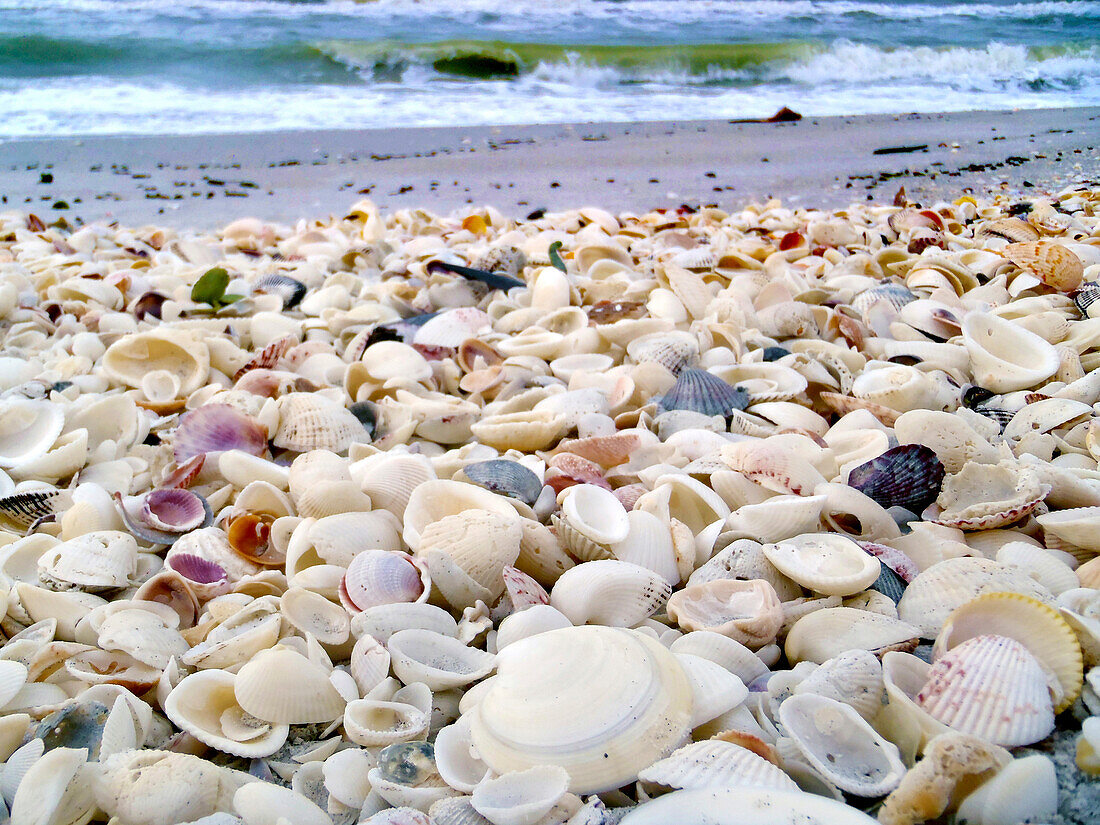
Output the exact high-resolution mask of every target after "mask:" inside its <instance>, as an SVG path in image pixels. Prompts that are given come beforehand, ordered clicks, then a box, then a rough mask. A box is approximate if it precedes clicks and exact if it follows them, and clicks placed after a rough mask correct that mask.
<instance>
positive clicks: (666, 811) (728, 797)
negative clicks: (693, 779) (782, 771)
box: [620, 787, 875, 825]
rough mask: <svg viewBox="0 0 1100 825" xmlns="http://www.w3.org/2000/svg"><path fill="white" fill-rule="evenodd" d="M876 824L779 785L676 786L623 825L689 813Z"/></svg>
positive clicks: (705, 818) (694, 817) (779, 823)
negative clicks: (730, 786)
mask: <svg viewBox="0 0 1100 825" xmlns="http://www.w3.org/2000/svg"><path fill="white" fill-rule="evenodd" d="M792 816H793V817H797V819H795V820H793V821H795V822H798V823H800V825H802V824H803V823H804V824H805V825H873V823H874V822H875V820H873V819H871V817H869V816H867V814H865V813H863V812H862V811H858V810H856V809H855V808H852V807H850V806H848V805H845V804H844V803H843V802H838V801H837V800H835V799H826V798H824V797H821V796H818V795H816V794H808V793H803V792H802V791H784V790H777V789H775V788H759V789H758V788H745V787H733V788H721V787H712V788H695V789H693V790H683V791H675V792H674V793H670V794H666V795H664V796H661V797H658V798H657V799H654V800H650V801H649V802H645V803H643V804H641V805H639V806H638V807H637V808H635V809H634V810H632V811H630V812H629V813H628V814H627V815H626V816H625V817H624V818H623V819H621V820H620V822H621V823H622V825H665V823H669V822H677V821H680V820H682V819H683V818H685V817H690V819H688V820H687V821H691V822H706V823H708V825H788V823H790V822H791V821H792V819H791V817H792Z"/></svg>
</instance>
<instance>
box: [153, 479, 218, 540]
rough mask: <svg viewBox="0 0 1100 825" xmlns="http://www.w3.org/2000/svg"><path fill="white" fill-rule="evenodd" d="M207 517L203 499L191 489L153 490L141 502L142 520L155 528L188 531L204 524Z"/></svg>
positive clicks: (175, 531) (171, 531)
mask: <svg viewBox="0 0 1100 825" xmlns="http://www.w3.org/2000/svg"><path fill="white" fill-rule="evenodd" d="M205 518H206V508H205V507H203V505H202V499H201V498H200V497H199V496H197V495H195V494H194V493H192V492H191V491H190V490H183V489H180V488H177V487H170V488H168V489H162V490H152V491H151V492H149V493H147V494H146V495H145V499H144V501H143V502H142V504H141V520H142V521H143V522H144V523H145V526H146V527H152V528H153V529H154V530H164V531H167V532H169V533H186V532H187V531H188V530H194V529H195V528H196V527H198V526H199V525H200V524H202V523H203V521H204V520H205Z"/></svg>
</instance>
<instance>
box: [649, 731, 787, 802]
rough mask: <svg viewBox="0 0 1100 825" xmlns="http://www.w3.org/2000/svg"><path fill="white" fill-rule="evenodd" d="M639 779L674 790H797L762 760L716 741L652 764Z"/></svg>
mask: <svg viewBox="0 0 1100 825" xmlns="http://www.w3.org/2000/svg"><path fill="white" fill-rule="evenodd" d="M638 778H639V779H640V780H642V781H643V782H651V783H653V784H655V785H665V786H667V787H669V788H676V789H682V788H707V787H711V786H713V785H719V786H722V787H727V788H729V787H738V786H748V787H754V788H778V789H781V790H792V791H793V790H796V789H797V788H798V786H797V785H796V784H795V783H794V780H792V779H791V778H790V777H789V776H787V775H786V774H785V773H783V771H781V770H780V769H779V768H777V767H776V766H775V765H773V764H772V763H771V762H769V761H768V760H767V759H764V758H763V757H762V756H757V755H756V754H755V753H753V752H752V751H750V750H747V749H745V748H742V747H741V746H739V745H734V744H732V743H730V742H723V741H721V740H716V739H707V740H705V741H702V742H693V743H692V744H690V745H685V746H684V747H682V748H680V749H678V750H675V751H673V752H672V753H671V754H669V755H668V756H666V757H665V758H664V759H661V760H659V761H657V762H654V763H653V764H652V765H650V766H649V767H648V768H646V769H645V770H644V771H642V772H641V773H639V774H638Z"/></svg>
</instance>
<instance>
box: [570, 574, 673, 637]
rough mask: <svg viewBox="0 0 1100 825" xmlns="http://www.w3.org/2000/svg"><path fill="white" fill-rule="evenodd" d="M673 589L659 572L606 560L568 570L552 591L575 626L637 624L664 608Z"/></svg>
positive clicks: (625, 625)
mask: <svg viewBox="0 0 1100 825" xmlns="http://www.w3.org/2000/svg"><path fill="white" fill-rule="evenodd" d="M671 592H672V587H671V586H670V585H669V583H668V582H667V581H665V579H663V578H662V577H661V576H659V575H658V574H657V573H654V572H653V571H651V570H647V569H646V568H644V567H639V566H638V565H636V564H630V563H628V562H624V561H614V560H609V559H605V560H599V561H590V562H586V563H585V564H580V565H577V566H576V567H573V568H571V569H569V570H566V571H565V572H564V573H563V574H562V575H561V577H560V578H559V579H558V580H557V582H555V584H554V587H553V589H552V590H551V591H550V604H551V605H552V606H553V607H554V608H556V609H557V610H559V611H561V613H562V614H564V615H565V616H566V618H568V619H569V621H571V622H572V623H573V624H574V625H583V624H601V625H609V626H612V627H633V626H634V625H636V624H638V623H639V622H641V621H642V620H643V619H646V618H649V617H650V616H652V615H653V614H654V613H656V612H657V611H658V610H660V609H661V608H662V607H663V606H664V604H665V602H666V601H668V598H669V595H670V593H671Z"/></svg>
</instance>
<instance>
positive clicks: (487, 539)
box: [417, 510, 523, 607]
mask: <svg viewBox="0 0 1100 825" xmlns="http://www.w3.org/2000/svg"><path fill="white" fill-rule="evenodd" d="M522 536H523V531H522V530H521V529H520V526H519V520H518V519H517V518H516V517H515V516H511V517H508V516H501V515H498V514H496V513H489V512H487V511H485V510H465V511H463V512H461V513H456V514H455V515H453V516H447V517H446V518H443V519H440V520H439V521H436V522H432V523H431V524H429V525H428V526H427V527H425V528H424V529H423V530H422V531H421V533H420V547H419V549H418V551H417V552H418V553H419V554H420V555H421V556H422V557H424V558H430V556H431V554H432V553H433V552H436V553H443V554H445V555H447V556H449V557H450V559H451V561H452V562H454V563H455V564H456V565H458V567H460V568H461V569H462V571H463V572H464V573H466V575H467V576H469V577H470V578H471V579H473V580H474V581H475V582H477V583H478V584H479V585H481V587H483V588H485V589H486V590H487V591H488V592H489V599H490V601H496V600H497V599H499V598H500V596H501V594H502V593H503V592H504V578H503V576H502V573H503V570H504V568H505V566H507V565H511V564H512V563H514V562H515V560H516V558H517V557H518V556H519V548H520V541H521V539H522ZM435 584H436V586H437V587H439V588H440V589H441V591H443V588H444V587H445V586H446V585H445V584H444V582H443V580H441V579H439V578H438V577H437V579H436V580H435ZM443 595H444V598H447V599H448V601H450V596H448V594H447V592H445V591H443ZM450 603H451V604H452V606H456V607H457V606H459V604H460V603H461V599H459V602H458V603H456V602H450ZM463 606H465V605H463Z"/></svg>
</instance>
